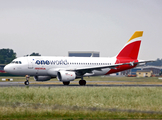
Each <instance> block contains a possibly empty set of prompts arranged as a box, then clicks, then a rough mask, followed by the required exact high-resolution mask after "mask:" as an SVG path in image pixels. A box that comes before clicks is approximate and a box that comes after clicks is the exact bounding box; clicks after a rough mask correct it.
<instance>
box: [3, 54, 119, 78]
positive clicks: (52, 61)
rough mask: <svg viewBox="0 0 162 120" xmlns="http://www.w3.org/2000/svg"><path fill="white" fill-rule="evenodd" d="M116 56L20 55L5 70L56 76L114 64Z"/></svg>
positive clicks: (15, 72) (99, 73) (95, 74)
mask: <svg viewBox="0 0 162 120" xmlns="http://www.w3.org/2000/svg"><path fill="white" fill-rule="evenodd" d="M115 62H116V58H115V57H112V58H97V57H44V56H41V57H40V56H39V57H36V56H35V57H20V58H17V59H15V60H14V62H12V63H10V64H8V65H7V66H6V67H5V71H7V72H9V73H11V74H15V75H31V76H52V77H56V76H57V72H58V71H62V70H65V71H66V70H75V69H77V68H84V69H85V68H86V67H92V66H93V67H94V66H96V67H98V66H108V65H113V64H115ZM109 70H110V68H104V69H100V70H93V71H92V72H90V73H86V74H84V76H92V75H93V76H97V75H105V74H106V73H108V72H109Z"/></svg>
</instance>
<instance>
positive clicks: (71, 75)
mask: <svg viewBox="0 0 162 120" xmlns="http://www.w3.org/2000/svg"><path fill="white" fill-rule="evenodd" d="M75 78H76V74H75V72H71V71H59V72H58V73H57V79H58V80H59V81H73V80H75Z"/></svg>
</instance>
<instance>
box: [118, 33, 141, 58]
mask: <svg viewBox="0 0 162 120" xmlns="http://www.w3.org/2000/svg"><path fill="white" fill-rule="evenodd" d="M142 35H143V31H136V32H135V33H134V34H133V35H132V37H131V38H130V39H129V40H128V42H127V43H126V44H125V46H124V47H123V49H122V50H121V51H120V52H119V54H118V55H117V56H116V58H117V59H134V60H137V58H138V52H139V49H140V44H141V37H142Z"/></svg>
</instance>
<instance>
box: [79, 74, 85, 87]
mask: <svg viewBox="0 0 162 120" xmlns="http://www.w3.org/2000/svg"><path fill="white" fill-rule="evenodd" d="M79 85H86V81H85V80H83V76H81V80H79Z"/></svg>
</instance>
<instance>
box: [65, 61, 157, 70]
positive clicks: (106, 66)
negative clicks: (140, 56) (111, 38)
mask: <svg viewBox="0 0 162 120" xmlns="http://www.w3.org/2000/svg"><path fill="white" fill-rule="evenodd" d="M154 61H155V60H148V61H146V60H145V61H144V60H139V62H134V61H133V62H128V63H120V64H113V65H100V66H90V67H80V68H74V69H67V71H76V72H78V71H82V72H83V73H89V72H91V71H92V70H101V69H104V68H110V69H116V67H118V66H121V65H130V66H134V65H135V64H140V63H147V62H154Z"/></svg>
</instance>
